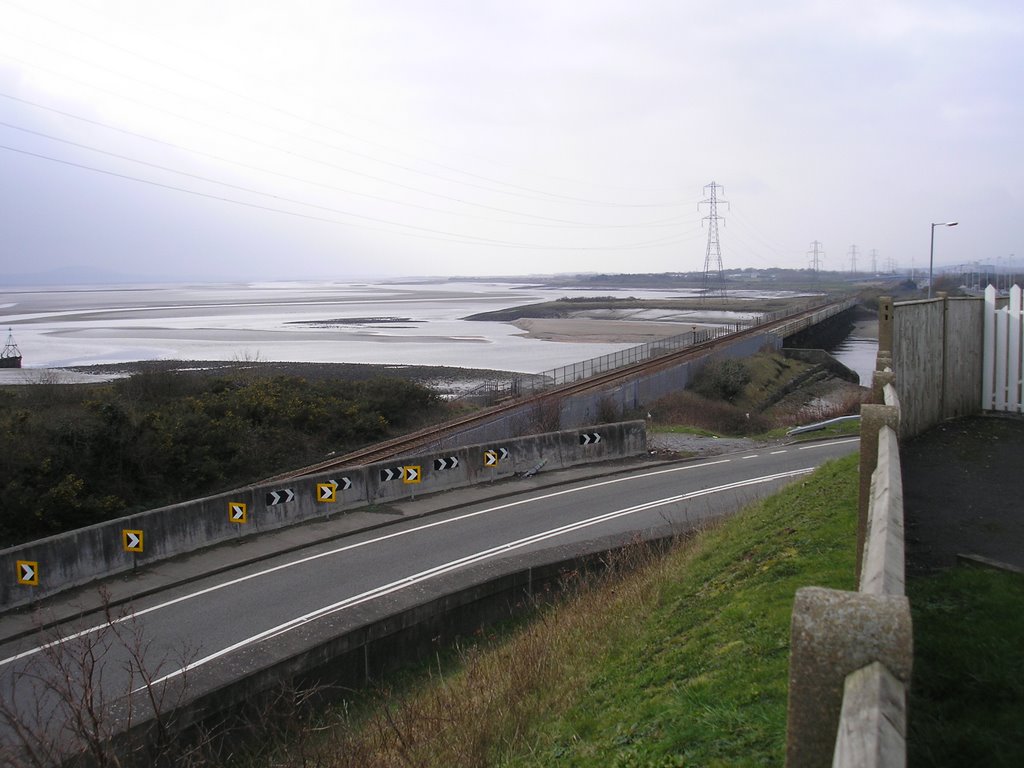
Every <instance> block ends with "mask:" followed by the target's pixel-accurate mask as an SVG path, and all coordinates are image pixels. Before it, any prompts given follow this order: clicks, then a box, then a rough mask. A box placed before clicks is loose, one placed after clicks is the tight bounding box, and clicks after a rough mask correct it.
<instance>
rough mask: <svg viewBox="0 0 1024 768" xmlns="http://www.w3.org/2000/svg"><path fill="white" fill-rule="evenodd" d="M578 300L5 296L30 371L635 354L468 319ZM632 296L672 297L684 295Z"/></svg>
mask: <svg viewBox="0 0 1024 768" xmlns="http://www.w3.org/2000/svg"><path fill="white" fill-rule="evenodd" d="M571 293H572V291H570V290H566V289H564V288H558V289H554V288H546V287H537V286H530V285H525V284H508V283H482V282H462V283H456V282H448V281H436V282H411V281H410V282H405V283H400V282H381V283H330V282H325V283H312V282H303V283H252V284H237V285H184V284H183V285H138V286H86V287H82V286H77V287H66V288H45V289H31V288H26V289H2V288H0V328H3V329H4V331H6V329H7V327H10V328H12V329H13V333H14V337H15V340H16V341H17V343H18V345H19V346H20V348H21V351H22V354H23V356H24V366H25V368H26V369H29V370H31V369H47V368H65V367H73V366H84V365H93V364H100V363H119V362H134V361H138V360H228V361H234V360H242V361H244V360H263V361H287V362H317V363H342V362H343V363H377V364H394V365H445V366H456V367H462V368H494V369H500V370H509V371H521V372H528V373H536V372H539V371H544V370H547V369H549V368H554V367H557V366H561V365H565V364H568V363H572V362H575V361H578V360H585V359H588V358H591V357H596V356H599V355H604V354H607V353H609V352H614V351H616V350H619V349H623V348H625V347H628V346H630V345H629V344H621V343H620V344H613V343H572V342H558V343H554V342H550V341H541V340H537V339H531V338H527V337H526V336H525V335H524V334H523V332H522V331H521V330H519V329H518V328H516V327H514V326H513V325H511V324H509V323H500V322H477V321H467V320H463V319H462V318H464V317H466V316H468V315H472V314H475V313H478V312H486V311H490V310H495V309H503V308H508V307H512V306H517V305H520V304H527V303H533V302H541V301H550V300H553V299H557V298H560V297H561V296H565V295H566V294H571ZM601 293H602V294H606V293H608V294H610V293H614V291H607V290H604V289H602V291H601ZM591 295H592V292H591ZM622 295H623V296H636V297H637V298H641V297H643V298H661V297H665V296H670V295H675V296H678V295H679V291H673V292H663V291H635V290H630V291H628V292H622ZM684 330H686V329H681V330H680V332H683V331H684Z"/></svg>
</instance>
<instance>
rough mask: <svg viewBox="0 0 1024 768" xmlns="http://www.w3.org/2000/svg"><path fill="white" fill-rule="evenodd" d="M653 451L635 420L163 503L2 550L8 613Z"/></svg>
mask: <svg viewBox="0 0 1024 768" xmlns="http://www.w3.org/2000/svg"><path fill="white" fill-rule="evenodd" d="M646 450H647V436H646V429H645V425H644V422H642V421H630V422H621V423H617V424H602V425H600V426H593V427H586V428H582V429H574V430H564V431H561V432H552V433H546V434H540V435H532V436H528V437H519V438H508V439H501V440H496V441H494V442H490V443H482V444H478V445H470V446H465V447H460V448H449V449H438V450H435V451H430V452H424V453H418V454H415V455H410V456H406V457H402V458H400V459H395V460H390V461H387V462H381V463H377V464H368V465H366V466H359V467H351V468H348V469H340V470H333V471H331V472H327V473H323V474H320V475H311V476H308V477H302V478H296V479H292V480H287V481H283V482H279V483H275V484H271V485H259V486H248V487H245V488H239V489H237V490H234V491H229V492H227V493H222V494H218V495H216V496H210V497H206V498H202V499H196V500H194V501H188V502H183V503H181V504H174V505H171V506H168V507H161V508H159V509H153V510H149V511H146V512H140V513H138V514H135V515H129V516H127V517H122V518H118V519H116V520H111V521H108V522H105V523H99V524H97V525H93V526H90V527H88V528H81V529H78V530H75V531H70V532H68V533H64V534H60V535H57V536H51V537H48V538H45V539H40V540H38V541H33V542H29V543H27V544H23V545H20V546H17V547H11V548H9V549H5V550H3V551H0V611H3V610H7V609H10V608H15V607H18V606H22V605H27V604H30V603H31V602H33V601H35V600H37V599H39V598H41V597H46V596H50V595H54V594H57V593H59V592H63V591H65V590H67V589H71V588H73V587H76V586H81V585H83V584H87V583H89V582H91V581H94V580H96V579H98V578H102V577H106V576H110V575H115V574H120V573H126V572H130V571H132V570H134V569H136V568H139V567H141V566H145V565H149V564H151V563H155V562H158V561H160V560H164V559H167V558H170V557H174V556H176V555H181V554H184V553H188V552H194V551H196V550H198V549H202V548H204V547H209V546H212V545H215V544H221V543H224V542H227V541H231V540H233V539H240V538H242V537H245V536H252V535H255V534H257V533H260V532H261V531H269V530H274V529H278V528H283V527H286V526H289V525H295V524H297V523H301V522H304V521H307V520H313V519H317V518H323V517H329V516H332V515H337V514H344V513H345V512H348V511H351V510H354V509H357V508H360V507H365V506H367V505H370V504H381V503H387V502H389V501H396V500H400V499H408V498H412V497H414V496H416V495H417V494H427V493H435V492H438V491H444V490H448V489H452V488H462V487H466V486H471V485H474V484H478V483H486V482H492V481H494V480H499V479H502V478H507V477H513V476H516V475H520V474H523V473H526V472H528V471H530V470H532V469H534V468H536V467H537V466H538V465H539V464H541V463H542V462H543V465H544V468H545V470H551V469H561V468H565V467H572V466H576V465H579V464H586V463H590V462H597V461H605V460H611V459H620V458H626V457H630V456H637V455H640V454H643V453H644V452H645V451H646Z"/></svg>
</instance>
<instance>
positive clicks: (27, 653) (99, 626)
mask: <svg viewBox="0 0 1024 768" xmlns="http://www.w3.org/2000/svg"><path fill="white" fill-rule="evenodd" d="M730 461H731V460H730V459H717V460H715V461H706V462H700V463H699V464H686V465H685V466H682V467H671V468H669V469H659V470H655V471H653V472H645V473H644V474H642V475H629V476H628V477H619V478H615V479H614V480H602V481H601V482H598V483H590V484H588V485H584V486H578V487H573V488H566V489H563V490H561V491H554V492H552V493H547V494H544V495H542V496H531V497H530V498H528V499H520V500H518V501H512V502H509V503H507V504H499V505H497V506H495V507H487V508H486V509H479V510H476V511H475V512H467V513H466V514H463V515H458V516H456V517H450V518H446V519H444V520H435V521H433V522H430V523H424V524H423V525H417V526H416V527H415V528H407V529H405V530H402V531H396V532H394V533H388V534H385V535H383V536H377V537H374V538H372V539H367V540H366V541H360V542H356V543H354V544H346V545H345V546H342V547H337V548H335V549H331V550H328V551H327V552H320V553H317V554H315V555H309V556H307V557H302V558H299V559H298V560H292V561H290V562H287V563H282V564H280V565H275V566H273V567H272V568H265V569H264V570H261V571H257V572H255V573H250V574H247V575H245V576H239V577H238V578H235V579H231V580H229V581H225V582H221V583H220V584H215V585H213V586H210V587H206V588H204V589H200V590H197V591H195V592H190V593H188V594H187V595H181V596H180V597H176V598H174V599H172V600H167V601H165V602H163V603H158V604H157V605H151V606H150V607H149V608H142V609H140V610H138V611H133V612H132V613H130V614H128V615H126V616H122V617H120V618H117V619H114V620H113V621H110V622H104V623H103V624H97V625H95V626H92V627H89V628H87V629H83V630H80V631H79V632H75V633H74V634H71V635H67V636H66V637H61V638H59V639H57V640H53V641H51V642H48V643H44V644H42V645H39V646H37V647H35V648H29V649H28V650H26V651H22V652H21V653H17V654H15V655H14V656H9V657H8V658H6V659H0V667H3V666H5V665H7V664H10V663H12V662H14V661H18V660H19V659H24V658H26V657H28V656H32V655H34V654H36V653H39V652H41V651H44V650H46V649H47V648H52V647H54V646H56V645H60V644H62V643H65V642H69V641H71V640H77V639H78V638H80V637H85V636H86V635H89V634H92V633H93V632H99V631H100V630H102V629H105V628H106V627H108V626H110V625H112V624H120V623H122V622H125V621H128V620H130V619H134V618H137V617H139V616H144V615H145V614H147V613H152V612H154V611H159V610H162V609H164V608H169V607H170V606H172V605H177V604H178V603H183V602H185V601H187V600H192V599H193V598H196V597H202V596H203V595H208V594H210V593H211V592H216V591H218V590H221V589H226V588H228V587H233V586H236V585H238V584H241V583H243V582H246V581H249V580H250V579H257V578H260V577H262V576H267V575H269V574H272V573H276V572H277V571H282V570H285V569H287V568H292V567H294V566H297V565H304V564H306V563H309V562H312V561H314V560H319V559H320V558H323V557H331V556H333V555H337V554H340V553H342V552H347V551H349V550H352V549H357V548H359V547H365V546H368V545H370V544H376V543H378V542H381V541H387V540H388V539H393V538H397V537H399V536H407V535H409V534H412V533H417V532H419V531H424V530H427V529H429V528H434V527H436V526H440V525H449V524H451V523H457V522H459V521H461V520H467V519H469V518H471V517H477V516H479V515H485V514H488V513H490V512H500V511H501V510H503V509H510V508H512V507H517V506H521V505H523V504H532V503H533V502H536V501H545V500H547V499H552V498H555V497H557V496H564V495H567V494H571V493H579V492H580V491H586V490H590V489H591V488H600V487H602V486H605V485H615V484H617V483H624V482H629V481H631V480H642V479H644V478H648V477H656V476H657V475H665V474H670V473H672V472H686V471H690V470H693V469H700V468H701V467H710V466H714V465H716V464H728V463H729V462H730ZM355 533H358V532H357V531H355V532H353V534H355ZM309 546H316V544H311V545H309Z"/></svg>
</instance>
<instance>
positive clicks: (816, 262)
mask: <svg viewBox="0 0 1024 768" xmlns="http://www.w3.org/2000/svg"><path fill="white" fill-rule="evenodd" d="M807 255H808V256H810V257H811V271H812V272H814V275H815V276H817V275H818V273H819V272H820V271H821V260H822V259H823V258H825V252H824V251H823V250H821V243H820V242H818V241H817V240H815V241H814V242H813V243H811V250H809V251H808V252H807Z"/></svg>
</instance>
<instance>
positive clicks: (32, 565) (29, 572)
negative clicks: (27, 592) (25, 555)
mask: <svg viewBox="0 0 1024 768" xmlns="http://www.w3.org/2000/svg"><path fill="white" fill-rule="evenodd" d="M16 565H17V568H18V583H19V584H25V585H26V586H29V587H38V586H39V563H38V562H36V561H35V560H19V561H18V562H17V564H16Z"/></svg>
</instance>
